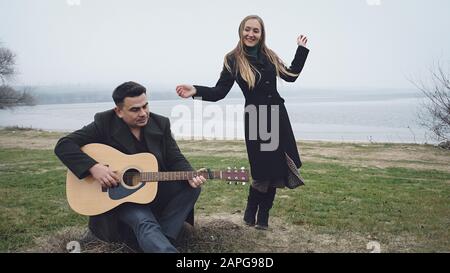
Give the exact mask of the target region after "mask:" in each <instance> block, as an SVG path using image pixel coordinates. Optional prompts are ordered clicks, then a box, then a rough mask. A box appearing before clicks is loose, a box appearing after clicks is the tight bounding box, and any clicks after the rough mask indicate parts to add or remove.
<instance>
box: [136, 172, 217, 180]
mask: <svg viewBox="0 0 450 273" xmlns="http://www.w3.org/2000/svg"><path fill="white" fill-rule="evenodd" d="M200 175H203V177H204V178H206V179H222V172H221V171H211V172H194V171H193V172H185V171H184V172H142V173H140V179H141V181H142V182H148V181H174V180H189V179H192V178H194V177H196V176H200Z"/></svg>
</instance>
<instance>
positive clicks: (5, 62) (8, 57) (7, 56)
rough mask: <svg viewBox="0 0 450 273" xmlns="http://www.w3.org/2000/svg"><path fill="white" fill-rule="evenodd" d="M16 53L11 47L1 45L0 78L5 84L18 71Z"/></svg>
mask: <svg viewBox="0 0 450 273" xmlns="http://www.w3.org/2000/svg"><path fill="white" fill-rule="evenodd" d="M15 65H16V55H15V54H14V53H13V52H12V51H11V50H9V49H7V48H4V47H0V79H1V80H2V84H3V85H4V84H5V82H6V80H7V79H10V78H12V77H13V76H14V74H15V73H16V71H15V68H14V67H15Z"/></svg>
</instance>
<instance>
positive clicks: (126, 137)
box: [112, 115, 137, 154]
mask: <svg viewBox="0 0 450 273" xmlns="http://www.w3.org/2000/svg"><path fill="white" fill-rule="evenodd" d="M112 127H113V129H112V138H114V140H115V141H116V142H117V143H119V144H120V145H121V146H122V147H123V149H124V152H125V153H127V154H135V153H136V152H137V151H136V147H135V146H134V142H133V136H132V135H131V131H130V128H128V125H127V124H126V123H125V122H124V121H123V120H122V119H121V118H119V117H118V116H117V115H116V116H115V118H114V120H113V124H112Z"/></svg>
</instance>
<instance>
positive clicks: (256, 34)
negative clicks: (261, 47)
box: [242, 19, 261, 47]
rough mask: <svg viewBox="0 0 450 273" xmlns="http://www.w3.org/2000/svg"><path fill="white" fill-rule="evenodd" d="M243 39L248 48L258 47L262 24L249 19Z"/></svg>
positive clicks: (245, 25)
mask: <svg viewBox="0 0 450 273" xmlns="http://www.w3.org/2000/svg"><path fill="white" fill-rule="evenodd" d="M242 39H243V40H244V44H245V45H246V46H248V47H254V46H256V45H257V44H258V43H259V41H260V40H261V24H260V23H259V22H258V20H256V19H249V20H247V21H246V22H245V24H244V29H243V31H242Z"/></svg>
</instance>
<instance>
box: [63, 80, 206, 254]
mask: <svg viewBox="0 0 450 273" xmlns="http://www.w3.org/2000/svg"><path fill="white" fill-rule="evenodd" d="M112 97H113V100H114V102H115V104H116V107H115V108H114V109H111V110H108V111H105V112H102V113H97V114H96V115H95V118H94V121H93V122H92V123H90V124H89V125H87V126H84V127H83V128H82V129H80V130H77V131H75V132H73V133H71V134H69V135H67V136H65V137H63V138H61V139H60V140H59V141H58V143H57V144H56V147H55V154H56V155H57V156H58V157H59V159H60V160H61V161H62V162H63V163H64V164H65V165H66V166H67V167H68V168H69V169H70V170H71V171H72V172H73V173H74V174H75V175H76V176H77V177H78V178H80V179H82V178H85V177H86V176H89V175H92V177H94V178H95V179H96V180H97V181H98V182H99V183H100V184H101V185H102V186H103V187H114V186H117V185H118V181H119V177H118V176H117V174H116V173H114V172H113V171H112V170H111V169H109V168H108V166H104V165H101V164H99V163H97V162H96V161H95V160H94V159H93V158H91V157H90V156H88V155H87V154H85V153H83V152H82V151H81V149H80V148H81V147H82V146H84V145H86V144H88V143H103V144H106V145H109V146H111V147H113V148H115V149H117V150H119V151H121V152H123V153H126V154H136V153H142V152H150V153H152V154H153V155H154V156H155V157H156V159H157V161H158V165H159V170H158V171H192V170H193V169H192V167H191V165H190V164H189V162H188V161H187V160H186V158H185V157H184V156H183V155H182V153H181V152H180V149H179V148H178V145H177V144H176V142H175V140H174V139H173V137H172V134H171V131H170V122H169V119H168V118H166V117H163V116H160V115H157V114H154V113H151V114H150V112H149V106H148V101H147V94H146V89H145V87H143V86H142V85H140V84H138V83H135V82H125V83H123V84H121V85H120V86H118V87H117V88H116V89H115V90H114V92H113V94H112ZM205 182H206V180H205V178H204V177H203V176H199V177H195V178H193V179H192V180H189V181H187V182H186V181H177V182H170V183H160V184H159V186H158V192H157V195H156V197H155V199H154V200H153V202H151V203H149V204H134V203H124V204H122V205H120V206H118V207H116V208H114V209H112V210H110V211H108V212H106V213H103V214H101V215H98V216H92V217H90V218H89V228H90V229H91V231H92V232H93V233H94V234H95V235H96V236H97V237H98V238H99V239H102V240H105V241H109V242H117V241H121V242H125V243H126V244H127V245H129V246H131V247H132V248H135V249H137V250H139V251H144V252H177V249H176V248H175V247H174V245H173V242H174V241H175V240H176V238H177V236H178V234H179V233H180V231H181V229H182V227H183V224H184V221H185V220H186V218H187V217H188V216H189V215H190V213H191V215H192V211H193V207H194V204H195V202H196V200H197V198H198V196H199V194H200V186H201V184H203V183H205Z"/></svg>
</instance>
